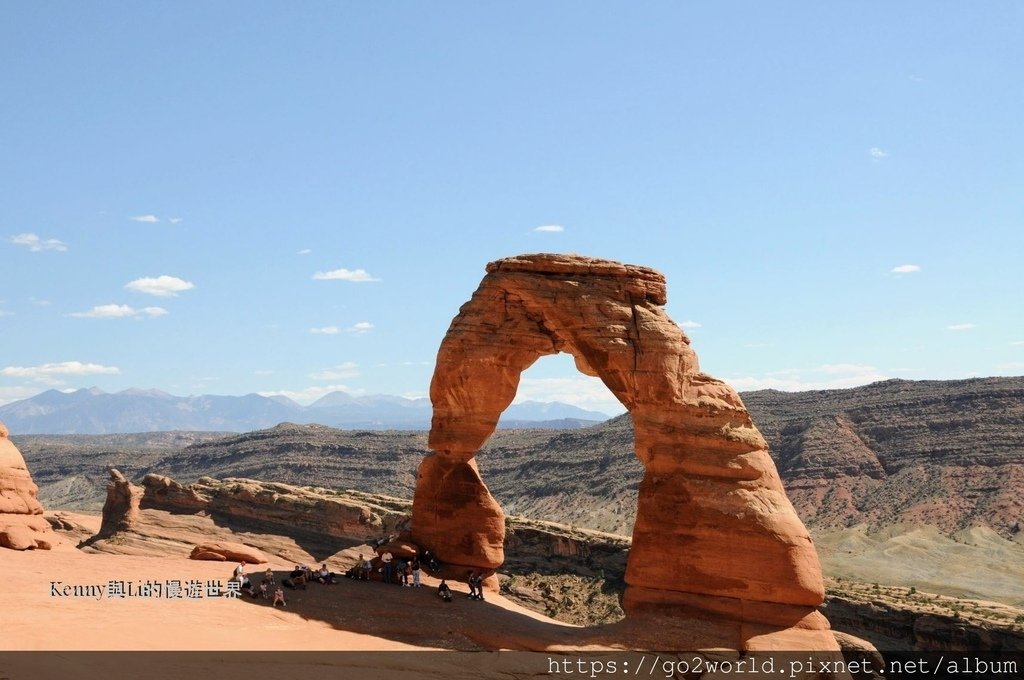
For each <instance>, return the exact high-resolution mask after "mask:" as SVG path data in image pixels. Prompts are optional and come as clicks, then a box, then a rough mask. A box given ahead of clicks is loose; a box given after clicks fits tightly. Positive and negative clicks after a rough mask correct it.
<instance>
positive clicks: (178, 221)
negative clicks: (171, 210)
mask: <svg viewBox="0 0 1024 680" xmlns="http://www.w3.org/2000/svg"><path fill="white" fill-rule="evenodd" d="M167 221H168V222H170V223H171V224H181V223H182V222H184V221H185V218H183V217H168V218H167Z"/></svg>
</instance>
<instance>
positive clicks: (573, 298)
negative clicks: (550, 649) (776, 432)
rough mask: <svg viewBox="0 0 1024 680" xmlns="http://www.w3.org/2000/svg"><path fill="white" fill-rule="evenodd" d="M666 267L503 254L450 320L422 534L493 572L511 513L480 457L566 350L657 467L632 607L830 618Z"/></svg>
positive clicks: (636, 533) (787, 515) (638, 546)
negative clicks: (526, 385)
mask: <svg viewBox="0 0 1024 680" xmlns="http://www.w3.org/2000/svg"><path fill="white" fill-rule="evenodd" d="M665 302H666V290H665V279H664V277H663V276H662V275H661V274H660V273H658V272H656V271H654V270H653V269H649V268H646V267H638V266H633V265H624V264H621V263H618V262H613V261H608V260H597V259H591V258H585V257H578V256H570V255H550V254H543V255H522V256H518V257H512V258H506V259H503V260H498V261H496V262H491V263H490V264H488V265H487V274H486V276H485V277H484V278H483V280H482V282H481V283H480V286H479V287H478V288H477V290H476V292H475V293H474V294H473V296H472V298H471V299H470V300H469V301H468V302H467V303H466V304H464V305H463V306H462V308H461V309H460V311H459V314H458V316H456V317H455V319H454V320H453V321H452V324H451V327H450V328H449V329H448V333H447V335H446V336H445V338H444V340H443V341H442V343H441V347H440V349H439V351H438V356H437V365H436V368H435V371H434V376H433V379H432V382H431V386H430V398H431V401H432V403H433V407H434V413H433V421H432V426H431V431H430V439H429V445H430V448H431V449H432V451H433V453H432V454H431V455H428V456H427V457H426V458H424V460H423V462H422V463H421V466H420V471H419V478H418V480H417V486H416V494H415V498H414V501H413V523H412V532H413V536H414V540H416V541H417V542H418V543H419V544H420V545H425V546H429V547H431V548H432V549H433V550H434V551H435V552H436V553H437V554H438V555H439V557H440V558H441V559H442V561H445V562H448V563H451V564H454V565H458V567H460V568H462V569H465V568H481V569H485V570H493V569H495V568H497V567H498V566H499V565H501V563H502V561H503V550H502V543H503V540H504V515H503V513H502V510H501V508H500V506H499V505H498V503H497V502H496V501H495V499H494V498H493V497H492V496H491V495H490V493H489V491H488V490H487V487H486V485H485V484H484V483H483V480H482V479H481V477H480V474H479V472H478V469H477V466H476V464H475V462H474V456H475V455H476V452H477V451H478V450H479V449H480V447H481V446H483V444H484V442H485V441H486V440H487V438H488V437H489V436H490V435H491V434H492V433H493V431H494V429H495V427H496V425H497V422H498V418H499V416H500V414H501V412H502V411H503V410H504V409H505V408H506V407H507V406H508V405H509V404H510V403H511V401H512V399H513V398H514V397H515V394H516V389H517V387H518V384H519V376H520V374H521V373H522V371H523V370H525V369H526V368H527V367H529V366H530V365H531V364H532V363H533V362H534V361H536V360H537V359H538V358H539V357H541V356H544V355H548V354H555V353H558V352H568V353H570V354H572V355H573V357H574V358H575V360H576V365H577V367H578V368H579V370H580V371H582V372H583V373H586V374H588V375H593V376H597V377H599V378H601V380H602V381H603V382H604V384H605V385H607V386H608V388H609V389H610V390H611V391H612V393H613V394H614V395H615V396H616V397H617V398H618V399H619V400H620V401H621V402H622V403H623V404H624V405H625V406H626V408H627V409H629V412H630V413H631V415H632V418H633V423H634V429H635V440H636V455H637V457H638V458H639V459H640V461H641V462H642V463H643V465H644V467H645V474H644V478H643V481H642V483H641V486H640V495H639V500H638V506H637V514H636V524H635V527H634V530H633V546H632V549H631V551H630V557H629V564H628V568H627V572H626V582H627V590H626V596H625V599H624V608H625V610H626V613H627V616H636V615H639V614H642V613H645V612H653V613H656V614H660V613H672V612H675V611H679V610H685V611H692V610H695V609H696V610H701V611H704V612H713V613H715V614H716V615H723V616H725V617H727V618H732V619H735V620H739V621H747V620H750V621H760V622H770V623H776V624H781V625H783V626H784V627H786V626H790V625H797V622H799V625H800V627H804V628H812V629H814V628H816V629H824V628H827V622H825V621H824V618H823V617H821V616H820V615H819V614H814V613H813V612H814V608H815V607H816V606H817V605H819V604H821V602H822V599H823V585H822V578H821V571H820V566H819V562H818V556H817V553H816V551H815V549H814V545H813V544H812V542H811V539H810V536H809V534H808V532H807V530H806V529H805V527H804V526H803V524H802V522H801V521H800V519H799V518H798V517H797V515H796V513H795V511H794V510H793V507H792V505H791V504H790V502H789V499H788V498H787V497H786V493H785V491H784V490H783V488H782V484H781V481H780V479H779V476H778V473H777V471H776V469H775V465H774V463H773V462H772V460H771V458H770V457H769V455H768V452H767V444H766V443H765V441H764V439H763V438H762V437H761V435H760V433H759V432H758V431H757V429H756V428H755V427H754V425H753V423H752V422H751V419H750V416H749V415H748V413H747V411H746V409H745V408H744V406H743V403H742V402H741V400H740V398H739V396H738V395H737V394H736V392H735V391H734V390H733V389H732V388H730V387H729V386H728V385H726V384H724V383H722V382H721V381H719V380H716V379H714V378H712V377H710V376H707V375H705V374H703V373H701V372H700V370H699V367H698V363H697V357H696V355H695V354H694V352H693V350H692V349H691V348H690V342H689V339H688V338H687V337H686V335H685V334H684V333H683V332H682V331H681V330H680V329H679V327H678V326H676V325H675V324H674V323H673V322H672V321H671V319H669V318H668V316H667V315H666V314H665V312H664V310H663V309H662V306H663V305H664V304H665Z"/></svg>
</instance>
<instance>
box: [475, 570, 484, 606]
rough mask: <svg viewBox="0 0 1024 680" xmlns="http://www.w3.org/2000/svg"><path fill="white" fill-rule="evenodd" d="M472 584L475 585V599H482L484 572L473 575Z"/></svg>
mask: <svg viewBox="0 0 1024 680" xmlns="http://www.w3.org/2000/svg"><path fill="white" fill-rule="evenodd" d="M473 585H474V586H476V599H478V600H480V601H481V602H483V601H484V573H483V572H482V571H481V572H480V573H478V574H477V575H476V576H475V577H474V581H473Z"/></svg>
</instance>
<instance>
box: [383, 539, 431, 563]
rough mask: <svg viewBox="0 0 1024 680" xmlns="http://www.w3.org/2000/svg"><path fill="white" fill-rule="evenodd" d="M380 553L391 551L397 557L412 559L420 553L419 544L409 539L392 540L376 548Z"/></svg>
mask: <svg viewBox="0 0 1024 680" xmlns="http://www.w3.org/2000/svg"><path fill="white" fill-rule="evenodd" d="M375 550H376V551H377V554H378V555H383V554H384V553H386V552H390V553H391V554H392V555H393V556H394V557H395V558H396V559H405V560H408V559H412V558H413V557H416V556H417V555H419V554H420V549H419V546H417V545H416V544H415V543H409V542H407V541H392V542H391V543H385V544H384V545H381V546H378V547H377V548H375Z"/></svg>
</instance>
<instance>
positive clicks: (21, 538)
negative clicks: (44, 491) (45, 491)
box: [0, 423, 58, 550]
mask: <svg viewBox="0 0 1024 680" xmlns="http://www.w3.org/2000/svg"><path fill="white" fill-rule="evenodd" d="M38 491H39V489H38V487H37V486H36V485H35V483H34V482H33V481H32V475H31V474H29V471H28V466H26V465H25V458H24V457H23V456H22V455H21V452H20V451H18V448H17V447H16V446H15V445H14V442H12V441H11V440H10V439H9V438H8V431H7V427H6V426H5V425H4V424H3V423H0V532H2V534H0V546H3V547H5V548H11V549H13V550H28V549H31V548H35V547H37V545H38V542H39V541H40V540H41V541H43V542H44V543H45V544H46V545H48V546H52V545H55V544H56V543H57V542H58V540H57V537H56V534H54V533H53V529H52V528H51V527H50V523H49V522H47V521H46V520H45V519H43V516H42V515H43V506H42V504H40V503H39V500H38V499H37V498H36V494H37V493H38ZM16 546H17V547H16Z"/></svg>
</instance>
